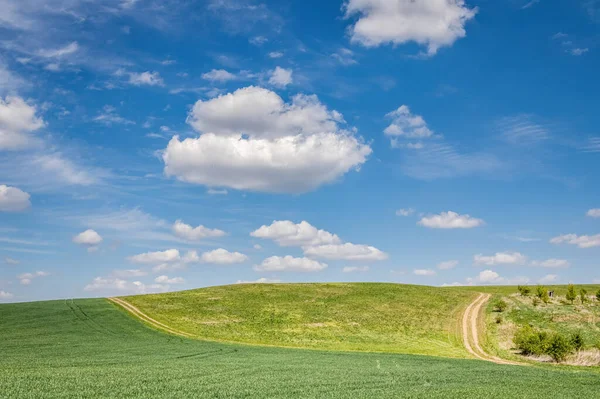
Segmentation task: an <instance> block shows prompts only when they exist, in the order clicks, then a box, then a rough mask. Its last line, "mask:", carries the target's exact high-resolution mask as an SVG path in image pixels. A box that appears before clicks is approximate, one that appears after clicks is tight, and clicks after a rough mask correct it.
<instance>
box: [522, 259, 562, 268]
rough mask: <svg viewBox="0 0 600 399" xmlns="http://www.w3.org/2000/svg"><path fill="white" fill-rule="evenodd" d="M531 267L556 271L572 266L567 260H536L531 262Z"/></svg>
mask: <svg viewBox="0 0 600 399" xmlns="http://www.w3.org/2000/svg"><path fill="white" fill-rule="evenodd" d="M531 266H536V267H546V268H551V269H555V268H561V267H569V266H571V263H569V261H568V260H565V259H546V260H542V261H537V260H534V261H532V262H531Z"/></svg>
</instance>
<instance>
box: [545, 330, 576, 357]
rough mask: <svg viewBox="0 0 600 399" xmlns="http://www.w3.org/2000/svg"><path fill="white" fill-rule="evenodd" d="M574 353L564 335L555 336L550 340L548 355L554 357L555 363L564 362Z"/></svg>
mask: <svg viewBox="0 0 600 399" xmlns="http://www.w3.org/2000/svg"><path fill="white" fill-rule="evenodd" d="M572 352H573V346H572V345H571V342H569V340H568V339H567V338H566V337H565V336H564V335H562V334H553V335H552V337H551V338H550V340H549V345H548V349H547V350H546V353H547V354H548V355H550V356H552V359H554V361H555V362H557V363H559V362H562V361H564V360H565V359H566V358H567V356H568V355H570V354H571V353H572Z"/></svg>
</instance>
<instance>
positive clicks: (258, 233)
mask: <svg viewBox="0 0 600 399" xmlns="http://www.w3.org/2000/svg"><path fill="white" fill-rule="evenodd" d="M250 235H251V236H252V237H256V238H264V239H270V240H273V241H275V242H276V243H277V244H279V245H281V246H282V247H300V246H312V245H323V244H339V243H341V242H342V241H341V240H340V238H339V237H338V236H337V235H335V234H332V233H330V232H328V231H325V230H320V229H317V228H316V227H314V226H313V225H311V224H310V223H308V222H306V221H302V222H300V223H298V224H295V223H294V222H292V221H289V220H274V221H273V223H271V224H270V225H269V226H266V225H263V226H261V227H260V228H258V229H257V230H255V231H253V232H251V233H250Z"/></svg>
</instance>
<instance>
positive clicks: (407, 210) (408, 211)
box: [396, 208, 415, 216]
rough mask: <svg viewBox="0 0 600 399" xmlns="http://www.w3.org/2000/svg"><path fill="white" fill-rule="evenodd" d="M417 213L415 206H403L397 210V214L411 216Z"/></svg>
mask: <svg viewBox="0 0 600 399" xmlns="http://www.w3.org/2000/svg"><path fill="white" fill-rule="evenodd" d="M413 213H415V210H414V209H413V208H403V209H398V210H397V211H396V216H410V215H412V214H413Z"/></svg>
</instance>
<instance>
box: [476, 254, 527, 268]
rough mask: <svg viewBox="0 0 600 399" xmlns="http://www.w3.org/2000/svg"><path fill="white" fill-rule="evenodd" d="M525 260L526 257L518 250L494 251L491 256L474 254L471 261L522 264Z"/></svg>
mask: <svg viewBox="0 0 600 399" xmlns="http://www.w3.org/2000/svg"><path fill="white" fill-rule="evenodd" d="M526 261H527V257H526V256H525V255H523V254H521V253H519V252H496V253H495V254H494V255H491V256H484V255H481V254H479V255H475V256H474V257H473V263H475V264H476V265H487V266H495V265H522V264H524V263H525V262H526Z"/></svg>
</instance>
